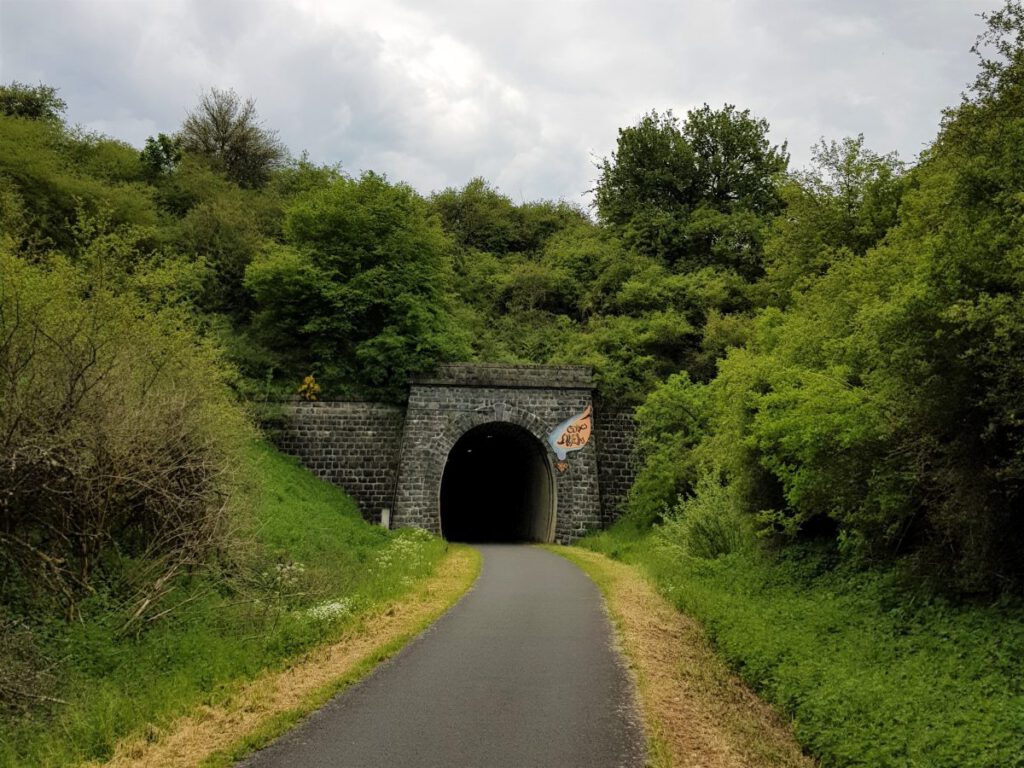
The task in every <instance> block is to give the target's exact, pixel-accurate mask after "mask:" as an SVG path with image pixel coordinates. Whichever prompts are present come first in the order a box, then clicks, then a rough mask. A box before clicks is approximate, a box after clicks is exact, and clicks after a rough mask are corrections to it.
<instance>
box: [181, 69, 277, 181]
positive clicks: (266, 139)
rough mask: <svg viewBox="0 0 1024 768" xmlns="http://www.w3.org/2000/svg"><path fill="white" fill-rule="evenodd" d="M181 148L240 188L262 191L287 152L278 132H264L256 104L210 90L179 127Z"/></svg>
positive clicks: (231, 94) (231, 93)
mask: <svg viewBox="0 0 1024 768" xmlns="http://www.w3.org/2000/svg"><path fill="white" fill-rule="evenodd" d="M180 136H181V146H182V149H184V150H185V151H186V152H193V153H195V154H197V155H201V156H203V157H206V158H208V159H210V160H212V161H213V162H214V163H215V164H217V165H218V166H220V167H221V168H222V169H223V170H224V172H225V173H226V174H227V176H228V178H230V179H231V180H232V181H234V182H236V183H237V184H239V185H241V186H243V187H261V186H263V185H264V184H266V182H267V180H268V179H269V178H270V172H271V171H272V170H273V169H275V168H277V167H279V166H280V165H281V164H282V163H283V162H284V160H285V158H286V156H287V152H286V150H285V147H284V145H283V144H282V143H281V142H280V141H279V140H278V138H277V132H276V131H270V130H267V129H266V128H264V127H263V126H262V125H261V123H260V120H259V119H258V117H257V115H256V101H255V100H254V99H253V98H252V97H249V98H247V99H246V100H245V101H242V100H241V99H240V98H239V97H238V94H237V93H235V91H234V90H233V89H229V90H226V91H222V90H220V89H218V88H211V89H210V90H209V91H208V92H206V93H203V94H202V96H201V97H200V99H199V105H198V106H197V107H196V108H195V109H194V110H193V111H191V112H189V113H188V115H187V117H186V118H185V122H184V123H183V124H182V126H181V134H180Z"/></svg>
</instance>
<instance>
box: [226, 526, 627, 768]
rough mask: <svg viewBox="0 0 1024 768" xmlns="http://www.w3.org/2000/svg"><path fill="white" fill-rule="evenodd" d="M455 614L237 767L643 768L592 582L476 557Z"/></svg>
mask: <svg viewBox="0 0 1024 768" xmlns="http://www.w3.org/2000/svg"><path fill="white" fill-rule="evenodd" d="M480 550H481V551H482V552H483V556H484V565H483V572H482V573H481V575H480V579H479V581H477V583H476V585H475V586H474V587H473V589H472V591H471V592H469V594H467V595H466V596H465V597H464V598H463V599H462V601H461V602H460V603H459V604H458V605H456V606H455V607H454V608H453V609H452V610H451V611H449V613H448V614H446V615H445V616H444V617H442V618H441V620H440V621H438V622H437V623H436V624H434V626H433V627H431V628H430V629H429V630H428V631H427V632H426V633H425V634H424V635H422V636H421V637H419V638H418V639H417V640H414V641H413V642H412V643H410V644H409V645H408V646H406V648H405V649H404V650H403V651H402V652H401V653H399V654H398V655H396V656H395V657H394V658H393V659H392V660H391V661H390V662H387V663H385V664H384V665H382V666H381V667H380V668H378V669H377V670H376V671H375V672H374V673H373V674H371V675H370V676H368V677H367V678H366V679H364V680H363V681H362V682H361V683H359V684H358V685H355V686H353V687H352V688H350V689H348V690H347V691H345V692H343V693H342V694H340V695H339V696H337V697H336V698H335V699H333V700H332V701H331V702H330V703H328V704H327V706H325V707H324V708H323V709H321V710H320V711H319V712H317V713H315V714H314V715H312V716H310V717H309V718H308V719H307V720H306V721H304V722H303V723H302V724H301V725H299V726H298V727H297V728H296V729H295V730H293V731H291V732H290V733H289V734H287V735H285V736H284V737H282V738H281V739H280V740H279V741H277V742H275V743H274V744H271V745H270V746H269V747H267V748H266V749H264V750H262V751H261V752H258V753H256V754H255V755H254V756H252V757H251V758H250V759H249V760H247V761H245V762H244V763H242V764H241V765H244V766H251V767H252V768H256V767H259V768H270V767H271V766H274V767H276V768H313V766H331V768H340V767H341V766H359V768H374V767H375V766H381V767H383V766H387V767H388V768H412V767H413V766H415V767H416V768H434V767H435V766H436V767H437V768H440V767H441V766H443V767H444V768H458V767H459V766H478V767H479V768H502V767H503V766H509V768H531V767H532V766H538V767H540V766H543V767H545V768H547V767H548V766H550V767H552V768H572V767H573V766H580V767H581V768H583V767H585V768H604V767H605V766H608V767H609V768H610V767H611V766H615V767H616V768H618V767H620V766H642V765H643V763H644V742H643V734H642V731H641V728H640V725H639V718H638V716H637V714H636V712H635V709H634V703H633V691H632V684H631V683H630V681H629V678H628V675H627V673H626V671H625V669H624V668H623V666H622V663H621V660H620V659H619V657H618V654H617V652H616V651H615V649H614V648H613V647H612V635H611V627H610V625H609V622H608V619H607V617H606V615H605V613H604V609H603V607H602V602H601V596H600V593H599V592H598V590H597V588H596V587H595V586H594V584H593V582H591V581H590V579H589V578H587V576H585V575H584V574H583V572H582V571H580V570H579V569H578V568H576V566H574V565H572V564H571V563H569V562H568V561H566V560H564V559H562V558H560V557H558V556H557V555H553V554H551V553H550V552H545V551H544V550H541V549H538V548H534V547H528V546H515V545H506V546H502V545H487V546H481V547H480Z"/></svg>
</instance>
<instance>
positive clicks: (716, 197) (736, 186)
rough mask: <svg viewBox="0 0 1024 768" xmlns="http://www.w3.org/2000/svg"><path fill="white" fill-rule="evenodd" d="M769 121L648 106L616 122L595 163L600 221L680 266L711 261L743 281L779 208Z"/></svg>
mask: <svg viewBox="0 0 1024 768" xmlns="http://www.w3.org/2000/svg"><path fill="white" fill-rule="evenodd" d="M768 129H769V126H768V123H767V121H765V120H763V119H758V118H755V117H752V116H751V114H750V111H749V110H737V109H736V108H735V107H734V106H732V105H729V104H726V105H725V106H724V107H723V108H722V109H720V110H713V109H711V107H709V106H708V105H706V104H705V105H704V106H703V107H701V108H700V109H696V110H691V111H690V112H688V113H687V117H686V120H685V121H684V122H683V123H680V122H679V120H678V118H676V117H675V115H673V114H672V112H671V111H668V112H666V113H664V114H659V113H658V112H656V111H652V112H650V113H649V114H647V115H644V117H643V118H642V119H641V120H640V122H639V123H637V125H635V126H631V127H629V128H622V129H620V130H619V138H618V143H617V146H616V151H615V152H614V153H613V154H612V156H611V157H610V158H605V159H604V160H603V161H602V162H601V164H600V166H599V167H600V169H601V176H600V178H599V179H598V182H597V187H596V189H595V193H596V197H595V203H596V206H597V210H598V214H599V216H600V218H601V220H602V221H604V222H606V223H608V224H610V225H612V226H613V227H615V228H617V229H619V230H620V231H621V232H622V234H623V237H624V239H625V240H626V242H627V243H628V244H629V245H632V246H633V247H634V248H636V249H637V250H638V251H640V252H642V253H645V254H647V255H650V256H654V257H656V258H659V259H661V260H663V261H664V262H666V263H667V264H670V265H677V268H679V269H699V268H701V267H706V266H716V267H721V268H726V269H732V270H735V271H736V272H738V273H740V274H741V275H743V276H744V277H745V278H747V279H753V278H755V277H757V276H758V275H759V274H760V272H761V255H762V241H763V236H764V227H765V225H766V223H767V221H768V220H769V219H770V217H771V216H773V215H774V214H776V213H777V212H778V211H779V210H780V209H781V207H782V200H781V198H780V197H779V194H778V191H777V182H778V180H779V177H780V176H781V175H782V174H783V173H784V172H785V170H786V167H787V165H788V162H789V156H788V154H787V152H786V145H785V143H783V144H782V145H781V146H773V145H772V144H771V142H770V141H769V140H768Z"/></svg>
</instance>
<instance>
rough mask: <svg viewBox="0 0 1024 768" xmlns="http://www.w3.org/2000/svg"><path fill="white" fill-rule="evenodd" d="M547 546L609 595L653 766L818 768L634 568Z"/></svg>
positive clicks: (781, 721) (786, 727)
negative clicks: (641, 715) (815, 767)
mask: <svg viewBox="0 0 1024 768" xmlns="http://www.w3.org/2000/svg"><path fill="white" fill-rule="evenodd" d="M545 548H546V549H548V550H549V551H551V552H554V553H555V554H558V555H561V556H562V557H564V558H566V559H567V560H569V561H571V562H572V563H574V564H575V565H577V566H578V567H579V568H581V569H582V570H583V571H584V572H585V573H586V574H587V575H588V576H590V577H591V578H592V579H593V580H594V582H595V583H596V584H597V586H598V588H599V589H600V590H601V592H602V594H603V595H604V598H605V601H606V604H607V606H608V610H609V613H610V614H611V618H612V624H613V626H614V628H615V633H616V635H617V636H618V642H619V646H620V647H621V648H622V650H623V651H624V653H625V654H626V657H627V658H628V659H629V665H630V669H631V671H632V673H633V676H634V678H635V680H636V683H637V693H638V697H639V703H640V709H641V710H642V712H643V718H644V724H645V731H646V733H647V740H648V744H647V748H648V755H649V764H650V765H651V766H653V767H654V768H667V767H668V766H701V767H702V768H725V767H726V766H728V767H729V768H813V766H814V765H815V762H814V761H813V760H812V759H811V758H810V757H808V756H806V755H805V754H804V753H803V752H802V750H801V748H800V745H799V744H798V743H797V741H796V739H795V738H794V736H793V731H792V726H791V724H790V723H789V722H788V721H787V720H786V718H785V717H783V716H782V715H781V714H780V713H778V712H777V711H776V710H774V709H773V708H772V707H771V706H770V705H769V704H767V703H766V702H764V701H763V700H761V699H760V698H758V697H757V695H756V694H754V693H753V691H751V690H750V689H749V688H748V687H747V686H746V685H745V684H744V683H743V681H742V680H740V678H739V677H738V676H737V675H736V674H735V673H733V672H732V671H730V670H729V668H728V666H727V664H726V663H725V661H723V660H722V658H721V657H719V656H718V654H717V653H716V652H715V650H714V648H713V647H712V645H711V642H710V640H709V639H708V637H707V634H706V633H705V631H704V629H703V628H702V627H701V625H700V624H699V623H698V622H696V621H695V620H694V619H692V618H690V617H689V616H687V615H686V614H683V613H681V612H680V611H678V610H677V609H676V608H675V607H674V606H673V605H671V603H669V602H668V601H667V600H666V599H665V598H664V597H662V596H661V594H659V593H658V591H657V589H656V588H655V587H654V585H653V584H652V583H651V582H650V581H649V580H648V579H647V578H646V577H645V576H644V575H643V574H642V573H641V571H640V569H639V568H638V567H637V566H633V565H628V564H626V563H622V562H619V561H616V560H612V559H610V558H607V557H605V556H604V555H601V554H598V553H597V552H592V551H590V550H586V549H581V548H579V547H556V546H547V547H545Z"/></svg>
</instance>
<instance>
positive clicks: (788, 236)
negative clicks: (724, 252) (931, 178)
mask: <svg viewBox="0 0 1024 768" xmlns="http://www.w3.org/2000/svg"><path fill="white" fill-rule="evenodd" d="M811 152H812V159H811V167H810V168H809V169H807V170H805V171H801V172H798V173H794V174H792V175H791V177H790V180H789V181H788V182H787V183H786V184H784V185H783V186H782V189H781V194H782V197H783V199H784V200H785V202H786V212H785V215H783V216H778V217H777V218H776V219H775V221H774V222H773V223H772V226H771V229H770V231H769V234H768V237H767V240H766V242H765V269H766V274H765V279H764V283H763V287H764V289H765V299H766V300H767V301H769V302H770V303H772V304H774V305H776V306H784V305H786V304H788V303H789V301H790V298H791V293H792V292H793V291H794V290H802V289H804V288H806V287H807V286H808V285H810V284H811V283H813V282H814V281H815V280H817V279H818V278H820V277H821V276H822V275H823V274H824V273H825V272H826V271H827V270H828V269H829V267H830V266H831V265H832V264H834V263H836V262H838V261H842V260H843V259H846V258H850V257H853V256H863V255H864V254H865V253H867V251H868V250H869V249H870V248H872V247H874V246H876V245H877V244H878V243H879V242H880V241H881V240H882V238H884V237H885V235H886V233H887V232H888V231H889V229H890V228H891V227H893V226H894V225H895V224H896V222H897V219H898V213H899V206H900V201H901V200H902V197H903V192H904V190H905V188H906V175H905V171H904V165H903V163H902V162H901V161H900V160H899V158H898V157H897V155H896V153H895V152H890V153H888V154H885V155H879V154H877V153H875V152H872V151H871V150H870V149H867V148H866V147H865V146H864V136H863V134H861V135H858V136H857V137H855V138H854V137H847V138H845V139H843V140H842V141H841V142H837V141H831V142H825V141H822V142H821V143H820V144H816V145H815V146H814V147H813V148H812V150H811Z"/></svg>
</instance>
